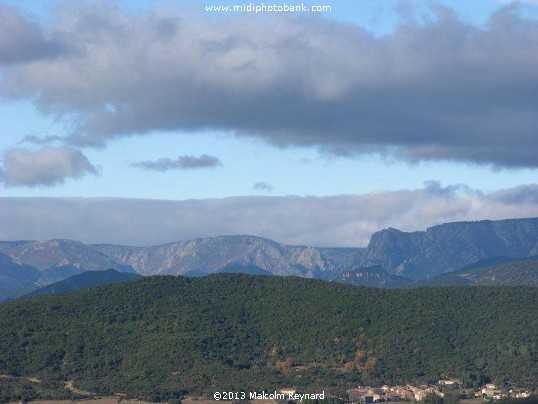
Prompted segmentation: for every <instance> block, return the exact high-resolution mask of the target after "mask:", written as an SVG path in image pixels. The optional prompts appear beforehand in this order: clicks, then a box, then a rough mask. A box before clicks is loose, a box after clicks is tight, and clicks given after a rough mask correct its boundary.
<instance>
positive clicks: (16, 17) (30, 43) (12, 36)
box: [0, 6, 69, 65]
mask: <svg viewBox="0 0 538 404" xmlns="http://www.w3.org/2000/svg"><path fill="white" fill-rule="evenodd" d="M0 21H1V22H2V23H1V24H0V65H10V64H14V63H20V62H28V61H33V60H39V59H48V58H54V57H57V56H60V55H62V54H65V53H67V52H69V47H68V46H67V44H66V43H65V42H63V41H62V40H61V39H60V38H49V37H48V35H47V34H46V33H45V32H44V30H43V29H42V28H41V26H40V25H39V24H38V23H36V22H33V21H30V20H28V19H27V18H25V17H23V16H22V15H21V14H20V13H19V12H18V11H17V10H16V9H15V8H12V7H9V6H1V7H0ZM56 36H59V35H58V33H57V35H56Z"/></svg>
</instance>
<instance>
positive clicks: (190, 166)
mask: <svg viewBox="0 0 538 404" xmlns="http://www.w3.org/2000/svg"><path fill="white" fill-rule="evenodd" d="M221 165H222V162H221V161H220V160H219V159H218V158H217V157H215V156H209V155H207V154H202V155H201V156H200V157H196V156H188V155H185V156H179V157H178V158H177V159H175V160H172V159H169V158H161V159H158V160H156V161H138V162H135V163H131V166H133V167H138V168H143V169H146V170H153V171H161V172H163V171H169V170H194V169H198V168H210V167H218V166H221Z"/></svg>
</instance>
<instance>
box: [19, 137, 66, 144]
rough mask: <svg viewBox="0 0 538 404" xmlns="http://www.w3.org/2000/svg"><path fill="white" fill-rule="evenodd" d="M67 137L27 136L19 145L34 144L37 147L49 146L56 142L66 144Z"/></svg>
mask: <svg viewBox="0 0 538 404" xmlns="http://www.w3.org/2000/svg"><path fill="white" fill-rule="evenodd" d="M65 140H66V139H65V137H63V136H58V135H45V136H38V135H26V136H25V137H23V138H22V139H21V141H20V142H18V144H21V143H33V144H37V145H48V144H51V143H55V142H60V143H62V142H65Z"/></svg>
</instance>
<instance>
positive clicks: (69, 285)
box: [21, 269, 142, 298]
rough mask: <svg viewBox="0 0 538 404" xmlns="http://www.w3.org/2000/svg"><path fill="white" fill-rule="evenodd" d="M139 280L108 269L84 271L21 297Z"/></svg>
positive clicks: (130, 274)
mask: <svg viewBox="0 0 538 404" xmlns="http://www.w3.org/2000/svg"><path fill="white" fill-rule="evenodd" d="M141 278H142V276H140V275H138V274H132V273H127V272H118V271H116V270H115V269H108V270H106V271H86V272H83V273H81V274H79V275H74V276H71V277H69V278H67V279H64V280H63V281H59V282H55V283H52V284H50V285H48V286H45V287H43V288H40V289H36V290H33V291H31V292H30V293H27V294H25V295H23V296H21V297H23V298H24V297H32V296H43V295H54V294H57V293H64V292H71V291H73V290H78V289H84V288H90V287H94V286H103V285H110V284H112V283H118V282H126V281H132V280H137V279H141Z"/></svg>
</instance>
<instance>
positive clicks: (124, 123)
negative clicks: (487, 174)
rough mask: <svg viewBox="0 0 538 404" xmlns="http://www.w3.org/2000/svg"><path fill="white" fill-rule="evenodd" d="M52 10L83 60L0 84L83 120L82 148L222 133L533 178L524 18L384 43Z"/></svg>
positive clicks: (427, 31)
mask: <svg viewBox="0 0 538 404" xmlns="http://www.w3.org/2000/svg"><path fill="white" fill-rule="evenodd" d="M58 10H59V11H58V18H57V21H59V22H58V23H57V24H56V25H53V26H51V27H49V31H50V32H51V33H52V34H51V35H57V36H59V35H60V33H61V34H62V35H63V36H65V37H68V38H69V44H70V46H71V47H72V48H73V49H74V51H73V52H70V53H68V54H66V55H63V56H62V57H61V58H55V59H50V58H43V57H40V56H39V52H37V51H35V55H34V56H33V57H26V58H25V60H27V63H24V64H18V65H16V66H14V67H12V68H10V69H7V70H4V73H3V74H4V78H3V82H2V84H1V86H2V88H1V90H2V92H3V93H4V94H5V95H6V96H8V97H11V98H12V99H20V98H23V99H32V100H34V102H35V104H36V106H37V107H38V108H39V109H40V110H41V111H42V112H44V113H49V114H54V116H59V117H64V118H65V119H66V120H68V122H69V123H72V122H73V120H72V119H73V117H74V122H75V128H74V130H73V134H72V136H71V137H70V139H69V142H71V143H72V144H76V145H94V146H99V145H101V146H102V145H104V144H105V143H106V142H107V141H109V140H110V139H113V138H115V137H119V136H127V135H130V134H132V133H139V134H150V133H152V132H154V131H156V130H157V131H158V130H176V131H179V132H190V133H193V134H194V135H195V134H196V132H199V131H204V130H223V131H227V132H230V133H232V134H234V135H236V136H246V137H254V138H259V139H262V140H264V141H265V142H267V143H270V144H272V145H275V146H281V147H286V146H306V147H316V148H319V149H320V150H321V151H323V152H325V153H328V154H333V155H344V156H350V157H353V156H356V155H360V154H365V153H368V154H372V153H379V154H381V155H384V156H388V157H390V158H398V159H404V160H407V161H409V162H412V163H413V162H418V161H423V160H450V161H457V162H464V163H476V164H486V165H492V166H494V167H538V136H537V133H538V114H536V111H537V110H538V97H537V95H536V94H538V70H537V69H536V68H535V66H537V65H538V52H536V49H538V22H537V21H536V20H532V19H525V18H523V17H521V16H520V15H518V12H517V7H516V6H514V5H509V6H506V7H505V8H503V9H501V10H500V11H498V12H497V13H495V14H494V15H492V16H491V19H490V20H489V22H488V23H487V24H485V26H484V27H477V26H473V25H470V24H468V23H466V22H464V21H462V20H460V19H459V18H458V17H457V16H456V15H454V13H452V12H451V11H450V10H448V9H446V8H443V7H441V6H436V7H434V8H433V9H432V17H431V18H429V19H425V20H419V19H415V20H413V19H412V18H409V19H406V20H405V21H404V22H402V23H401V25H400V26H399V27H398V28H397V29H396V30H395V31H394V33H392V34H389V35H386V36H382V37H376V36H374V35H372V34H371V33H369V32H367V31H365V30H364V29H362V28H360V27H358V26H353V25H350V24H347V23H346V24H344V23H339V22H336V21H332V20H324V19H322V18H306V17H305V16H299V17H297V16H290V15H283V16H271V17H268V18H264V19H263V20H262V19H256V18H252V16H245V15H242V16H234V17H233V18H228V19H224V20H218V21H217V20H214V19H211V18H210V17H209V16H207V15H200V16H193V15H189V16H187V17H183V16H181V15H180V16H178V15H172V14H170V15H165V14H163V12H161V13H159V14H157V13H147V14H141V15H136V16H132V15H127V14H123V13H122V12H121V11H118V10H117V9H115V8H113V7H111V6H108V5H103V4H101V3H99V7H97V6H96V5H95V4H91V3H90V4H88V3H82V4H79V3H68V5H64V6H63V7H59V8H58ZM178 14H180V13H178ZM19 18H20V19H22V21H23V22H24V21H26V22H27V23H28V24H29V22H28V21H27V20H26V19H25V18H24V17H21V16H19ZM8 29H9V28H8ZM39 32H40V34H41V36H42V37H43V35H44V34H43V31H42V30H41V31H39ZM4 37H5V38H9V40H10V41H13V42H14V43H19V42H21V41H23V39H24V35H23V34H21V33H19V31H17V30H15V29H13V32H10V34H9V35H7V36H4ZM42 40H45V39H44V38H42ZM19 59H21V58H19Z"/></svg>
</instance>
